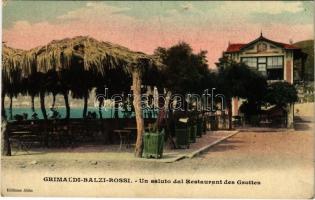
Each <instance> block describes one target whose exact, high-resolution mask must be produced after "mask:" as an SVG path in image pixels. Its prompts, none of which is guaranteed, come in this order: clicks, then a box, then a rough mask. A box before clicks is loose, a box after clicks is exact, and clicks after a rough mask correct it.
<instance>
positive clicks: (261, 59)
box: [258, 57, 266, 63]
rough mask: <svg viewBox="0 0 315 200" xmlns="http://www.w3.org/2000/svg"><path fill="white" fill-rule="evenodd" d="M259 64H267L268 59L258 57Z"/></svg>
mask: <svg viewBox="0 0 315 200" xmlns="http://www.w3.org/2000/svg"><path fill="white" fill-rule="evenodd" d="M258 63H266V57H258Z"/></svg>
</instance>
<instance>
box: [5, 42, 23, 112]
mask: <svg viewBox="0 0 315 200" xmlns="http://www.w3.org/2000/svg"><path fill="white" fill-rule="evenodd" d="M23 54H24V51H23V50H20V49H14V48H11V47H8V46H7V45H5V44H3V45H2V69H1V71H2V99H1V106H2V116H5V110H4V99H5V95H8V96H9V97H10V113H11V114H12V98H13V97H14V96H17V94H18V93H22V92H24V91H23V90H22V88H21V82H22V76H21V73H22V70H21V62H22V57H23ZM10 117H12V116H10Z"/></svg>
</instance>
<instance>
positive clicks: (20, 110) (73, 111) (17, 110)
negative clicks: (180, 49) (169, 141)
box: [5, 107, 157, 119]
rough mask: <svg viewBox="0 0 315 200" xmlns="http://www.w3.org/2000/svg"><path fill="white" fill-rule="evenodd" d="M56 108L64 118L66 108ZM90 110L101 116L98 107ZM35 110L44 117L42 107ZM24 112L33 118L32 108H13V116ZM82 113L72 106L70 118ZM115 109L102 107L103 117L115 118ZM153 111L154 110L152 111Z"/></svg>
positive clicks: (146, 116) (144, 113)
mask: <svg viewBox="0 0 315 200" xmlns="http://www.w3.org/2000/svg"><path fill="white" fill-rule="evenodd" d="M5 110H6V115H7V117H8V118H9V115H10V113H9V109H7V108H6V109H5ZM56 110H57V111H58V112H59V114H60V115H61V118H64V117H65V116H66V108H63V107H60V108H56ZM49 111H50V110H49V109H46V112H47V114H48V112H49ZM88 111H91V112H96V114H97V118H99V112H98V108H94V107H90V108H88ZM35 112H36V113H37V115H38V118H39V119H43V114H42V111H41V109H40V108H36V109H35ZM23 113H27V114H28V119H31V116H32V114H33V113H32V110H31V109H30V108H13V109H12V116H14V115H16V114H23ZM82 113H83V108H71V109H70V118H82ZM114 113H115V111H114V109H106V110H104V109H102V116H103V118H114ZM149 113H150V112H149V111H143V116H144V118H148V116H149ZM151 113H153V112H151ZM118 116H119V118H123V117H124V113H123V112H122V110H119V111H118ZM132 116H134V113H133V114H132ZM152 116H153V117H154V118H156V117H157V115H156V113H155V114H152Z"/></svg>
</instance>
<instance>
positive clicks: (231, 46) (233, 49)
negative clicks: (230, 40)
mask: <svg viewBox="0 0 315 200" xmlns="http://www.w3.org/2000/svg"><path fill="white" fill-rule="evenodd" d="M258 39H264V40H266V41H269V42H272V43H275V44H278V45H279V46H281V47H282V48H284V49H299V48H298V47H296V46H294V45H291V44H285V43H281V42H275V41H272V40H269V39H266V38H264V37H262V36H261V37H260V38H258ZM258 39H256V40H254V41H252V42H255V41H257V40H258ZM252 42H250V43H252ZM250 43H248V44H250ZM248 44H240V43H235V44H229V46H228V48H227V50H226V51H225V52H226V53H232V52H238V51H240V50H241V49H242V48H243V47H245V46H246V45H248Z"/></svg>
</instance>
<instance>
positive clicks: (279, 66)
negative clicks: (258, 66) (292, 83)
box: [267, 56, 283, 80]
mask: <svg viewBox="0 0 315 200" xmlns="http://www.w3.org/2000/svg"><path fill="white" fill-rule="evenodd" d="M267 77H268V80H283V57H281V56H273V57H268V61H267Z"/></svg>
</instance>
